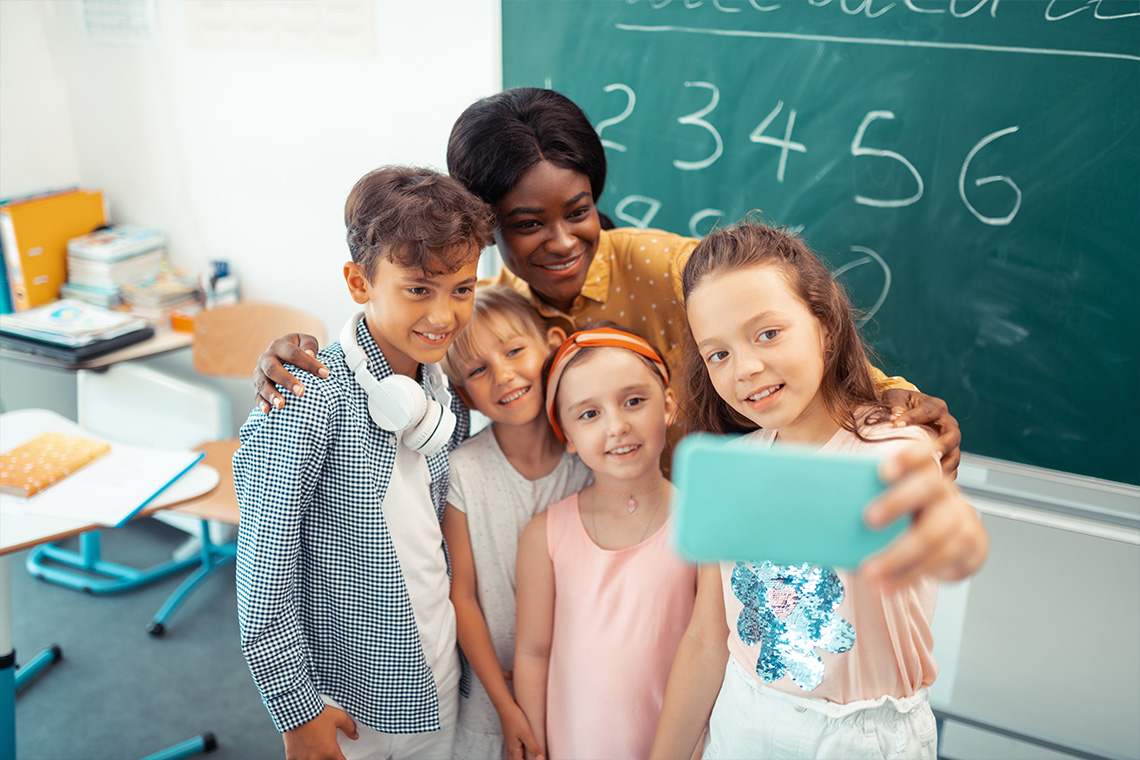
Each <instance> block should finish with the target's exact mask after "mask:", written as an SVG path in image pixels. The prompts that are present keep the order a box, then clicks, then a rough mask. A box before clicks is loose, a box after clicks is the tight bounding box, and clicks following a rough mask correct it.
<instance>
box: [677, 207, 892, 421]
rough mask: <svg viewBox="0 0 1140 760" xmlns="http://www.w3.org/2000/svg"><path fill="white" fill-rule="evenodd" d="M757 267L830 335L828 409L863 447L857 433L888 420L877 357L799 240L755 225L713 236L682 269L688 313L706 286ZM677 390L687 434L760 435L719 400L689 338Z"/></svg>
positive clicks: (825, 384)
mask: <svg viewBox="0 0 1140 760" xmlns="http://www.w3.org/2000/svg"><path fill="white" fill-rule="evenodd" d="M755 266H772V267H776V268H777V269H779V271H780V272H781V273H783V275H784V276H785V278H786V279H787V282H788V284H789V285H790V286H791V288H792V291H793V292H794V293H795V294H796V296H797V297H798V298H799V299H800V301H801V302H803V304H804V305H805V306H807V308H808V311H810V312H811V313H812V315H813V316H814V317H815V318H816V319H817V320H818V321H819V324H820V326H821V327H822V328H823V329H824V330H825V331H826V335H827V350H826V352H825V355H824V362H823V380H822V383H821V386H820V389H821V392H822V396H823V402H824V405H825V406H826V408H827V411H828V412H829V413H830V414H831V417H832V419H834V420H835V421H836V423H837V424H839V425H841V426H842V427H843V428H844V429H846V430H849V431H851V432H852V433H854V434H855V435H856V437H858V438H860V439H862V436H861V435H860V434H859V426H860V425H861V424H874V423H875V422H881V421H882V420H883V419H885V418H886V414H887V412H888V408H887V406H886V405H885V404H883V402H882V398H881V396H880V394H879V391H878V388H877V387H876V386H875V381H874V379H873V378H872V377H871V367H870V364H869V360H870V357H871V355H872V354H871V351H870V349H869V348H868V347H867V346H866V344H865V343H864V342H863V340H862V338H860V336H859V331H858V329H857V328H856V326H855V314H854V310H853V309H852V307H851V301H850V300H849V299H848V298H847V294H846V293H845V292H844V291H843V288H841V287H840V286H839V285H838V283H836V282H835V280H834V279H833V278H832V277H831V273H830V272H828V270H827V267H825V266H824V265H823V262H821V261H820V260H819V258H817V257H816V255H815V253H813V252H812V250H811V249H810V248H808V246H807V244H806V243H804V241H803V240H802V239H801V238H800V237H798V236H797V235H794V234H793V233H791V232H789V231H788V230H787V229H785V228H783V227H770V226H768V225H766V224H763V223H760V222H756V221H752V220H751V219H746V220H745V221H744V222H741V223H740V224H738V225H735V226H733V227H729V228H727V229H718V230H713V231H712V232H710V233H709V234H708V235H707V236H706V237H705V239H704V240H702V241H701V242H700V243H699V244H698V245H697V247H696V248H695V249H694V250H693V254H692V256H690V257H689V261H688V263H687V264H686V265H685V272H684V275H683V277H682V280H681V284H682V292H683V294H684V298H685V305H686V307H687V306H688V304H689V296H690V295H691V294H692V292H693V290H694V289H696V288H697V287H698V286H699V285H700V284H701V282H703V281H704V280H705V279H706V278H708V277H713V276H717V275H723V274H727V273H730V272H734V271H737V270H740V269H746V268H749V267H755ZM679 385H680V388H679V391H680V394H681V411H682V414H683V419H684V423H683V424H684V427H685V432H690V433H691V432H697V431H705V432H712V433H722V434H724V433H746V432H751V431H753V430H755V429H756V428H757V425H756V423H755V422H752V421H751V420H749V419H748V418H747V417H744V416H743V415H741V414H740V413H738V412H736V411H734V410H733V409H732V408H731V407H729V405H728V404H727V403H725V401H724V399H722V398H721V397H720V396H719V395H718V394H717V392H716V389H715V388H714V387H713V384H712V381H711V380H710V379H709V373H708V370H707V368H706V367H705V363H704V360H703V358H702V357H701V353H700V351H698V350H697V345H696V342H695V341H694V340H693V337H692V335H691V334H688V335H687V338H686V342H685V358H684V362H683V365H682V369H681V377H680V383H679ZM868 406H870V407H874V409H873V410H872V413H871V415H869V416H868V415H865V414H864V413H865V412H866V407H868ZM857 414H858V416H857Z"/></svg>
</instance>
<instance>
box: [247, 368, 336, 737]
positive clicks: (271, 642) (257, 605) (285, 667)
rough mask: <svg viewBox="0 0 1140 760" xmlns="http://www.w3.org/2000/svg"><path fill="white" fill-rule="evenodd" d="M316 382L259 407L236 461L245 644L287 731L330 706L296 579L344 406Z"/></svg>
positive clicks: (277, 720)
mask: <svg viewBox="0 0 1140 760" xmlns="http://www.w3.org/2000/svg"><path fill="white" fill-rule="evenodd" d="M302 374H304V373H302ZM306 379H312V378H310V377H307V376H306ZM308 387H309V391H308V392H307V393H306V394H305V395H304V396H301V397H298V398H296V399H294V400H293V401H292V402H291V403H289V404H288V405H286V406H285V407H283V408H281V409H277V410H275V411H274V412H273V413H272V414H270V415H264V414H262V413H261V412H260V411H258V410H256V409H255V410H254V411H253V412H251V413H250V416H249V418H248V419H247V420H246V422H245V424H244V425H242V428H241V447H240V448H239V449H238V450H237V453H236V454H234V462H233V464H234V487H235V490H236V492H237V498H238V505H239V506H240V508H241V522H240V525H239V527H238V549H237V567H236V574H237V601H238V623H239V626H240V629H241V647H242V652H243V654H244V655H245V658H246V661H247V662H248V663H249V668H250V672H251V673H252V674H253V678H254V681H255V682H256V683H257V687H258V690H259V691H260V692H261V695H262V699H263V700H264V701H265V704H266V707H267V708H268V709H269V713H270V715H271V716H272V718H273V722H274V724H275V725H276V726H277V730H278V731H282V732H284V731H289V730H292V729H293V728H296V727H297V726H299V725H301V724H303V723H306V722H308V721H310V720H312V719H313V718H315V717H317V716H318V715H319V714H320V713H321V711H322V709H323V708H324V703H323V702H322V701H321V698H320V694H319V693H318V692H317V690H316V688H315V687H314V685H313V684H312V682H311V681H310V680H309V676H308V672H309V668H308V659H309V653H308V646H307V642H306V640H305V636H304V632H303V631H302V628H301V624H300V620H299V617H298V610H297V598H296V594H295V584H296V582H297V575H296V573H297V562H298V557H299V555H300V550H301V546H302V543H303V541H304V537H303V533H302V527H303V523H304V518H305V514H306V512H307V510H308V509H309V508H310V507H311V506H312V503H313V498H314V494H315V492H316V489H317V483H318V480H319V478H320V475H321V471H322V470H323V468H324V465H325V459H326V455H327V452H328V450H329V446H330V442H331V436H332V434H333V427H332V425H331V424H330V423H331V420H332V416H333V414H334V411H335V407H336V404H335V402H334V401H333V400H332V399H333V396H334V394H333V393H330V389H329V388H326V387H325V384H324V383H312V384H311V385H309V386H308Z"/></svg>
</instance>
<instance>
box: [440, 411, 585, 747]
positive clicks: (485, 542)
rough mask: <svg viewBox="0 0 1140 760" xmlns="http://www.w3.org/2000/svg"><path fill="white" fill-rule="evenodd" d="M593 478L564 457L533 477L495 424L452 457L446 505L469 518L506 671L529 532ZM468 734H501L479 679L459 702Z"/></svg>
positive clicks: (482, 594) (482, 601) (482, 589)
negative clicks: (506, 447) (511, 454)
mask: <svg viewBox="0 0 1140 760" xmlns="http://www.w3.org/2000/svg"><path fill="white" fill-rule="evenodd" d="M593 480H594V475H593V473H592V472H590V470H589V468H587V467H586V465H584V464H582V460H580V459H578V456H577V455H576V454H570V453H565V454H563V455H562V460H561V461H560V462H559V463H558V465H557V466H556V467H555V468H554V469H553V470H552V471H551V472H550V474H549V475H545V476H544V477H541V478H539V479H538V480H527V479H526V478H524V477H523V476H522V475H521V474H519V472H518V470H516V469H515V468H514V467H512V466H511V463H510V462H508V461H507V458H506V456H505V455H504V454H503V451H502V449H500V448H499V443H498V441H496V440H495V435H494V433H493V432H492V430H491V428H490V427H487V428H484V429H483V430H482V431H480V432H479V433H478V434H477V435H475V436H473V437H472V438H470V439H469V440H468V441H466V442H465V443H464V444H463V445H462V446H460V447H459V448H457V449H456V450H455V451H453V452H452V453H451V490H450V491H449V493H448V497H447V502H448V503H449V504H451V505H452V506H453V507H455V508H456V509H458V510H459V511H461V512H464V513H465V514H466V515H467V530H468V533H469V534H470V536H471V553H472V556H473V558H474V560H475V574H476V577H477V584H476V588H477V593H478V598H479V605H480V606H481V607H482V608H483V616H484V617H485V618H486V619H487V628H488V629H489V630H490V633H491V641H492V642H494V645H495V652H496V653H497V654H498V655H499V664H500V665H501V666H502V668H503V670H511V669H512V668H513V667H514V656H515V555H516V554H517V552H518V546H519V537H520V536H522V532H523V528H525V527H526V525H527V523H529V522H530V521H531V518H533V517H534V516H535V515H536V514H538V513H539V512H542V511H543V510H545V509H546V508H547V506H549V505H551V504H554V503H555V502H558V501H561V500H562V499H565V498H566V497H568V496H570V495H571V494H575V493H578V492H579V491H581V490H582V489H583V488H585V487H586V486H587V485H589V484H590V483H591V482H593ZM459 727H460V729H461V730H463V729H466V730H467V731H474V732H477V733H483V734H499V733H500V732H501V730H502V729H501V727H500V725H499V715H498V713H496V712H495V708H494V706H493V705H492V704H491V700H490V698H489V697H488V696H487V692H486V691H484V689H483V686H482V684H480V683H479V679H478V678H474V679H472V684H471V696H470V697H469V698H467V699H460V700H459Z"/></svg>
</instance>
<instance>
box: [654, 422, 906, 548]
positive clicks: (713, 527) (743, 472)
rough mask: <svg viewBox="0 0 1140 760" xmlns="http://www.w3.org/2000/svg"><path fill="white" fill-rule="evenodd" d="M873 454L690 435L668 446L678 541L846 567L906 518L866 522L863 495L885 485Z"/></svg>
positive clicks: (889, 536)
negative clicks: (844, 453) (674, 446)
mask: <svg viewBox="0 0 1140 760" xmlns="http://www.w3.org/2000/svg"><path fill="white" fill-rule="evenodd" d="M879 461H880V459H879V458H878V457H868V456H837V455H834V454H821V453H818V452H814V451H808V450H802V449H799V448H796V447H794V446H781V447H779V448H765V447H762V446H759V445H756V444H753V443H750V442H748V441H747V440H742V439H741V438H739V437H722V436H714V435H708V434H696V435H691V436H689V437H687V438H685V439H684V440H683V441H682V442H681V444H680V445H679V446H678V447H677V449H676V451H675V452H674V461H673V473H674V476H675V480H674V484H675V485H676V487H677V489H678V491H679V492H680V496H679V499H678V502H677V505H676V508H675V515H674V518H673V519H674V542H675V546H676V548H677V551H678V553H680V554H681V555H682V556H684V557H686V558H688V559H691V560H695V561H698V562H712V561H736V560H743V561H762V560H769V561H771V562H773V563H775V564H779V565H793V564H801V563H805V562H807V563H810V564H814V565H825V566H829V567H840V568H849V569H854V568H856V567H858V566H859V563H860V562H862V560H863V559H864V558H865V557H867V556H869V555H871V554H874V553H875V552H877V551H879V550H880V549H882V548H883V547H885V546H886V545H887V544H889V543H890V542H891V541H892V540H894V538H895V537H896V536H898V535H899V534H900V533H902V532H903V530H904V529H905V528H906V521H905V520H896V521H895V522H894V523H892V524H890V525H888V526H887V527H885V528H883V529H881V530H875V529H872V528H869V527H867V525H866V524H865V522H864V519H863V512H864V510H865V509H866V508H867V504H868V503H870V502H871V500H872V499H874V498H875V497H876V496H878V495H879V494H881V493H882V492H883V491H884V490H885V489H886V486H885V485H884V484H883V482H882V481H881V480H880V479H879V474H878V469H879Z"/></svg>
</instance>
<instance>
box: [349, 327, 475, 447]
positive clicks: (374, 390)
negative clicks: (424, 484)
mask: <svg viewBox="0 0 1140 760" xmlns="http://www.w3.org/2000/svg"><path fill="white" fill-rule="evenodd" d="M363 317H364V312H361V313H359V314H357V315H356V316H355V317H353V318H352V319H350V320H348V322H347V323H346V324H345V326H344V327H343V328H342V329H341V331H340V345H341V348H343V349H344V360H345V362H346V363H347V364H348V367H349V369H351V370H352V373H353V375H355V376H356V382H358V383H360V387H361V388H363V389H364V392H365V393H366V394H367V395H368V414H369V416H371V417H372V421H373V422H375V423H376V424H377V425H379V426H380V427H381V428H383V429H384V430H390V431H391V432H393V433H399V432H403V435H402V436H401V437H400V440H401V441H403V443H404V445H405V446H407V447H408V448H409V449H412V450H413V451H419V452H421V453H423V455H424V456H429V457H430V456H433V455H435V454H437V453H439V451H440V450H441V449H443V447H444V446H446V445H447V442H448V441H450V440H451V435H452V433H454V432H455V413H454V412H452V411H451V391H450V390H449V389H448V385H447V378H446V377H444V375H443V372H442V370H440V368H439V367H438V366H437V365H435V364H425V365H423V367H424V376H425V378H426V379H427V386H428V390H429V391H430V392H431V395H432V396H433V398H428V396H427V395H426V394H425V393H424V390H423V388H421V387H420V386H419V384H418V383H416V381H415V380H413V379H412V378H410V377H407V376H406V375H392V376H391V377H386V378H384V379H383V380H377V379H376V377H375V376H374V375H373V374H372V372H371V371H370V370H369V369H368V358H367V357H366V356H365V355H364V351H362V350H361V348H360V346H359V345H358V344H357V342H356V325H357V323H358V322H360V320H361V318H363ZM437 399H438V400H437Z"/></svg>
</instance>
